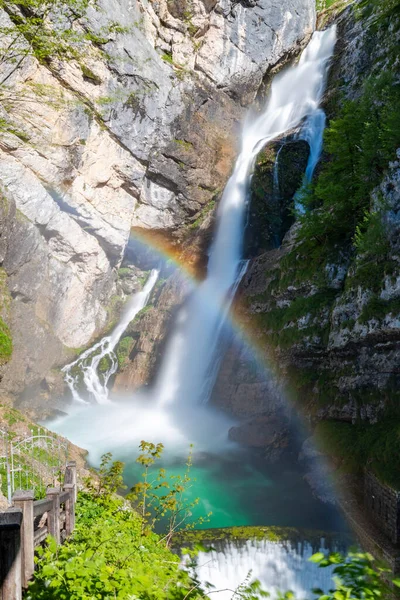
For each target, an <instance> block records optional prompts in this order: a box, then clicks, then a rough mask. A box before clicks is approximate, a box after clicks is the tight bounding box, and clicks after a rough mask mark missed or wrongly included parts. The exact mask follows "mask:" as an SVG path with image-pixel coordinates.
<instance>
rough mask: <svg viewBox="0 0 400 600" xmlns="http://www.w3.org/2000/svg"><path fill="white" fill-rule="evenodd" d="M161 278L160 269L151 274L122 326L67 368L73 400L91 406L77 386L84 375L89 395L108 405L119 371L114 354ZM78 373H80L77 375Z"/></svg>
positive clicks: (129, 309) (138, 293) (135, 296)
mask: <svg viewBox="0 0 400 600" xmlns="http://www.w3.org/2000/svg"><path fill="white" fill-rule="evenodd" d="M158 275H159V272H158V271H157V270H156V269H153V270H152V271H151V273H150V276H149V278H148V279H147V281H146V284H145V285H144V287H143V289H142V290H141V291H140V292H136V294H133V296H132V297H131V299H130V300H129V301H128V304H127V306H126V307H125V310H124V311H123V314H122V317H121V319H120V321H119V323H118V325H117V326H116V327H115V328H114V330H113V331H112V333H111V334H110V335H107V336H105V337H104V338H102V339H101V340H100V342H98V343H97V344H95V345H94V346H92V347H91V348H89V349H88V350H86V351H85V352H83V353H82V354H81V355H80V356H79V358H77V359H76V360H74V362H72V363H70V364H69V365H66V366H65V367H64V368H63V372H64V373H65V376H64V378H65V382H66V383H67V385H68V387H69V389H70V390H71V394H72V397H73V399H74V400H75V401H76V402H81V403H85V404H86V403H87V400H85V399H84V398H82V397H81V395H80V393H79V391H78V385H77V384H78V381H79V374H80V373H81V374H82V376H83V382H84V384H85V386H86V389H87V391H88V392H89V395H92V397H93V398H94V399H95V400H96V402H97V403H98V404H107V403H108V402H109V399H108V382H109V380H110V377H111V376H112V375H114V373H115V372H116V371H117V368H118V360H117V357H116V356H115V354H114V349H115V347H116V345H117V344H118V342H119V340H120V339H121V336H122V334H123V333H124V331H125V329H126V328H127V327H128V325H129V323H130V322H131V321H132V320H133V319H134V318H135V317H136V315H137V314H138V312H139V311H140V310H142V308H144V307H145V306H146V304H147V302H148V299H149V296H150V293H151V291H152V289H153V287H154V286H155V283H156V281H157V279H158ZM106 357H107V358H108V359H109V360H110V366H109V367H108V369H106V371H105V372H104V373H103V374H102V377H101V376H100V375H99V365H100V361H101V360H102V359H103V358H106ZM74 367H75V369H74ZM74 371H75V372H77V373H76V374H74Z"/></svg>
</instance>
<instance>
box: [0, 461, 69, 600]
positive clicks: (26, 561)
mask: <svg viewBox="0 0 400 600" xmlns="http://www.w3.org/2000/svg"><path fill="white" fill-rule="evenodd" d="M76 494H77V487H76V463H75V462H69V463H68V464H67V467H66V469H65V476H64V486H63V488H62V489H61V488H49V489H48V490H47V493H46V498H45V499H44V500H37V501H34V494H33V492H32V491H30V490H28V491H25V490H17V491H16V492H15V494H14V495H13V506H12V508H9V509H8V510H6V511H5V512H0V600H21V598H22V590H23V589H25V588H26V587H27V586H28V583H29V580H30V579H31V578H32V575H33V572H34V570H35V562H34V556H35V547H36V546H39V545H40V544H42V543H43V542H44V541H45V539H46V537H47V536H48V535H51V536H53V538H54V539H55V540H56V543H57V544H60V543H63V542H64V541H65V539H66V538H67V537H68V536H69V535H70V534H71V533H72V531H73V529H74V527H75V502H76Z"/></svg>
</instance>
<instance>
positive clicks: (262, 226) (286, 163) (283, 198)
mask: <svg viewBox="0 0 400 600" xmlns="http://www.w3.org/2000/svg"><path fill="white" fill-rule="evenodd" d="M278 153H279V158H278V185H276V182H274V170H275V164H276V160H277V156H278ZM308 155H309V146H308V144H307V142H304V141H303V140H292V141H287V142H276V143H275V144H272V145H270V146H267V147H266V148H264V149H263V150H262V151H261V152H260V153H259V155H258V157H257V160H256V165H255V168H254V173H253V178H252V181H251V188H250V211H249V225H248V227H247V229H246V233H245V249H246V254H247V255H255V254H257V253H258V252H260V251H264V250H271V249H272V248H276V247H278V246H280V244H281V242H282V239H283V237H284V235H285V233H286V232H287V231H288V229H289V228H290V226H291V225H292V223H293V217H292V214H291V208H292V206H293V197H294V195H295V193H296V192H297V191H298V190H299V188H300V187H301V184H302V181H303V176H304V173H305V170H306V166H307V161H308Z"/></svg>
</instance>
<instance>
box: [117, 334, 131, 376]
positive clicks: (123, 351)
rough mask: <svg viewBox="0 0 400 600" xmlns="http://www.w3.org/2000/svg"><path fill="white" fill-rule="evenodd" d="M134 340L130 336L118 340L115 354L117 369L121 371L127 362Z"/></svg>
mask: <svg viewBox="0 0 400 600" xmlns="http://www.w3.org/2000/svg"><path fill="white" fill-rule="evenodd" d="M133 344H134V339H133V338H132V337H130V336H125V337H123V338H122V340H120V342H119V344H118V346H117V348H116V351H115V354H116V355H117V360H118V368H119V369H122V368H123V367H124V366H125V365H126V363H127V362H128V360H129V354H130V353H131V350H132V348H133Z"/></svg>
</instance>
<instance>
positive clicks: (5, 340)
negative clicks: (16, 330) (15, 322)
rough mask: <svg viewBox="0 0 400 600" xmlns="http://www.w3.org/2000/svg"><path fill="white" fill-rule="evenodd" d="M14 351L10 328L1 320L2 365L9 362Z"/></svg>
mask: <svg viewBox="0 0 400 600" xmlns="http://www.w3.org/2000/svg"><path fill="white" fill-rule="evenodd" d="M12 351H13V343H12V337H11V332H10V330H9V328H8V326H7V325H6V324H5V323H4V321H3V319H0V365H3V364H4V363H6V362H8V361H9V360H10V358H11V355H12Z"/></svg>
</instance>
